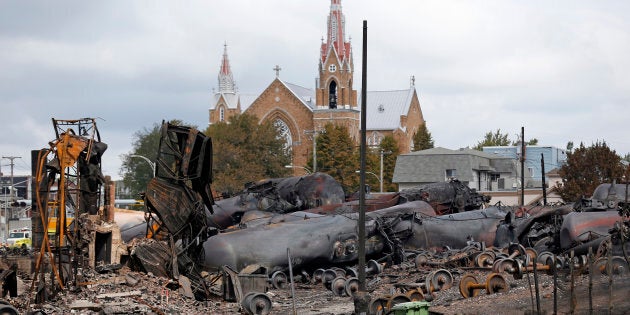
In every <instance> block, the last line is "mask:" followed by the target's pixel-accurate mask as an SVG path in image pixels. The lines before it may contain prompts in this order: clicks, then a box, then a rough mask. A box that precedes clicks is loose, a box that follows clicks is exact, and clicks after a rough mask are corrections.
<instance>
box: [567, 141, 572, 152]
mask: <svg viewBox="0 0 630 315" xmlns="http://www.w3.org/2000/svg"><path fill="white" fill-rule="evenodd" d="M571 151H573V141H569V142H567V152H571Z"/></svg>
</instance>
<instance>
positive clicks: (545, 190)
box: [540, 153, 547, 206]
mask: <svg viewBox="0 0 630 315" xmlns="http://www.w3.org/2000/svg"><path fill="white" fill-rule="evenodd" d="M540 172H541V173H542V188H543V206H546V205H547V183H546V180H545V155H544V154H543V153H541V154H540Z"/></svg>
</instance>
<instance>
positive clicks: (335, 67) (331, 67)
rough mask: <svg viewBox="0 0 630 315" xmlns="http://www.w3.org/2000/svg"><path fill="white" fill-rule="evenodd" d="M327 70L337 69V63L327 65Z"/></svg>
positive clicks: (333, 70)
mask: <svg viewBox="0 0 630 315" xmlns="http://www.w3.org/2000/svg"><path fill="white" fill-rule="evenodd" d="M328 71H329V72H335V71H337V65H330V66H328Z"/></svg>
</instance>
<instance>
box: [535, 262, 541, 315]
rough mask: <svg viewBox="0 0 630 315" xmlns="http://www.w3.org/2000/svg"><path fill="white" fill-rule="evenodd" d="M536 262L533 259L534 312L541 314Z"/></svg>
mask: <svg viewBox="0 0 630 315" xmlns="http://www.w3.org/2000/svg"><path fill="white" fill-rule="evenodd" d="M537 266H538V263H537V262H536V260H534V289H535V292H536V314H542V313H541V312H540V290H539V289H538V271H537V268H536V267H537Z"/></svg>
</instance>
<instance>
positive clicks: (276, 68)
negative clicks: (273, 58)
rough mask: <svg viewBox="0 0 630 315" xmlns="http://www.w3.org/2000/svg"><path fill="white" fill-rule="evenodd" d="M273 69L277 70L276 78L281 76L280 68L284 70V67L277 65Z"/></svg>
mask: <svg viewBox="0 0 630 315" xmlns="http://www.w3.org/2000/svg"><path fill="white" fill-rule="evenodd" d="M273 70H274V71H275V72H276V78H277V77H279V76H280V70H282V68H280V66H279V65H276V67H275V68H273Z"/></svg>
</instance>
